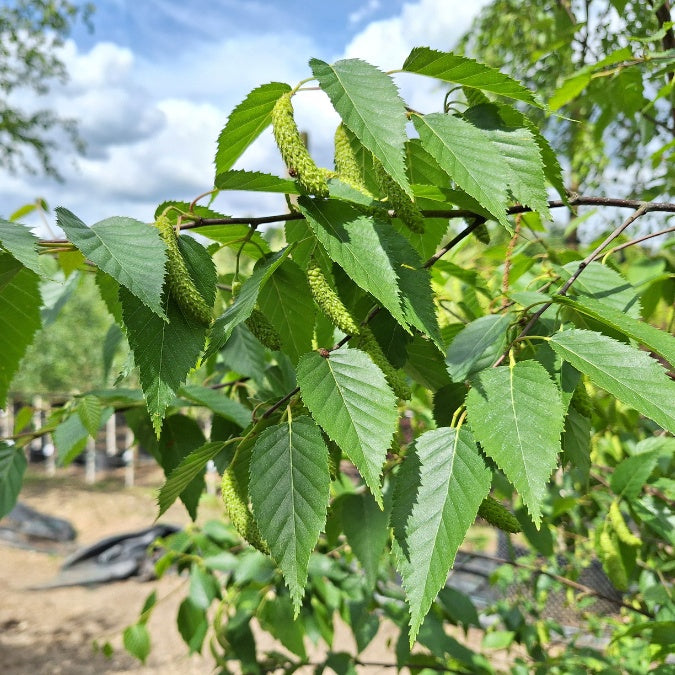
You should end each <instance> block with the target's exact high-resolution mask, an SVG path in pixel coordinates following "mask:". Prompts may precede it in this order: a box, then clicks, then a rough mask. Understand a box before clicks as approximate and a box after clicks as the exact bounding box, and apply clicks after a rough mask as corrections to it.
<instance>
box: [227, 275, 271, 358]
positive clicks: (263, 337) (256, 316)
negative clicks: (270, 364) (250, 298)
mask: <svg viewBox="0 0 675 675" xmlns="http://www.w3.org/2000/svg"><path fill="white" fill-rule="evenodd" d="M240 290H241V281H238V280H237V281H233V282H232V298H234V299H235V300H236V298H237V296H238V295H239V291H240ZM245 323H246V326H247V327H248V329H249V330H250V331H251V333H253V335H254V337H256V338H257V339H258V341H259V342H260V343H261V344H262V345H263V346H265V347H267V348H268V349H271V350H272V351H273V352H277V351H279V350H280V349H281V337H280V336H279V333H278V332H277V330H276V328H275V327H274V326H273V325H272V324H271V323H270V322H269V319H268V318H267V317H266V316H265V315H264V314H263V313H262V312H261V311H260V310H259V309H258V308H257V307H256V308H254V310H253V311H252V312H251V316H249V317H248V319H246V321H245Z"/></svg>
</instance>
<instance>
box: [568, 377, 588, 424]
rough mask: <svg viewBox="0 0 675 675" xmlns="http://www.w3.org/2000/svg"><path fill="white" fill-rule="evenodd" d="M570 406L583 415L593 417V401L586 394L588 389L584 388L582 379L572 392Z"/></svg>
mask: <svg viewBox="0 0 675 675" xmlns="http://www.w3.org/2000/svg"><path fill="white" fill-rule="evenodd" d="M570 406H571V407H572V408H574V409H575V410H576V411H577V412H578V413H579V414H580V415H583V416H584V417H588V418H591V417H593V401H592V400H591V397H590V396H589V395H588V389H586V385H585V384H584V381H583V380H582V381H581V382H579V384H577V386H576V388H575V390H574V393H573V394H572V400H571V401H570Z"/></svg>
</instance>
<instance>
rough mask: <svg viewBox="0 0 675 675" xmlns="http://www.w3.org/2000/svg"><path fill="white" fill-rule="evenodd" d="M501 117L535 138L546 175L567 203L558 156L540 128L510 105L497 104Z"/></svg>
mask: <svg viewBox="0 0 675 675" xmlns="http://www.w3.org/2000/svg"><path fill="white" fill-rule="evenodd" d="M496 105H497V107H498V108H499V115H500V117H501V118H502V119H503V120H504V122H506V124H508V125H509V126H512V127H525V128H526V129H528V130H529V132H530V133H531V134H532V136H533V137H534V142H535V143H536V144H537V146H538V147H539V152H540V153H541V159H542V161H543V163H544V174H545V176H546V178H547V179H548V181H549V183H551V185H552V186H553V187H554V188H555V189H556V190H557V192H558V194H559V195H560V197H561V198H562V199H563V201H565V202H567V189H566V187H565V182H564V180H563V176H562V168H561V167H560V162H558V156H557V154H556V152H555V150H554V149H553V148H552V147H551V144H550V143H549V142H548V140H547V139H546V137H545V136H544V135H543V134H542V133H541V131H540V130H539V127H538V126H537V125H536V124H535V123H534V122H533V121H532V120H531V119H530V118H529V117H527V116H526V115H524V114H523V113H522V112H520V110H517V109H516V108H514V107H513V106H510V105H502V104H499V103H497V104H496Z"/></svg>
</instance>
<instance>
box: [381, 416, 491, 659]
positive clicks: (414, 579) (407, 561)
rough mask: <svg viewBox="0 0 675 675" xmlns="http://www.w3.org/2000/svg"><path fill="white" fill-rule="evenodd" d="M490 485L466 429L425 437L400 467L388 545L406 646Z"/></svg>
mask: <svg viewBox="0 0 675 675" xmlns="http://www.w3.org/2000/svg"><path fill="white" fill-rule="evenodd" d="M490 480H491V476H490V471H489V470H488V469H487V467H486V466H485V463H484V462H483V460H482V459H481V457H480V454H479V453H478V449H477V447H476V443H475V442H474V440H473V437H472V436H471V434H470V433H469V432H468V431H467V430H466V429H462V430H461V431H459V432H458V431H457V430H456V429H451V428H447V427H445V428H441V429H435V430H433V431H427V432H426V433H424V434H422V435H421V436H420V437H419V438H418V439H417V440H416V441H415V444H414V446H413V447H412V448H411V450H410V451H409V452H408V455H407V456H406V459H405V461H404V462H403V465H402V467H401V470H400V472H399V474H398V475H397V479H396V487H395V490H394V507H393V511H392V525H393V528H394V541H393V544H392V545H393V549H394V556H395V559H396V567H397V569H398V570H399V572H400V573H401V577H402V578H403V587H404V588H405V592H406V596H407V598H408V603H409V605H410V644H411V646H412V644H413V643H414V641H415V637H416V636H417V632H418V630H419V627H420V625H421V624H422V621H423V619H424V617H425V615H426V613H427V612H428V611H429V608H430V607H431V603H432V602H433V600H434V598H435V597H436V594H437V593H438V591H439V590H440V589H441V588H442V587H443V586H444V585H445V582H446V579H447V576H448V572H449V570H450V568H451V567H452V564H453V562H454V560H455V555H456V553H457V549H458V548H459V546H460V544H461V543H462V541H463V540H464V536H465V535H466V532H467V530H468V529H469V527H470V526H471V524H472V523H473V521H474V520H475V518H476V514H477V513H478V507H479V506H480V503H481V502H482V501H483V498H484V497H485V496H486V495H487V493H488V492H489V490H490Z"/></svg>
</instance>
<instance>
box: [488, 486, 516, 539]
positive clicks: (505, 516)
mask: <svg viewBox="0 0 675 675" xmlns="http://www.w3.org/2000/svg"><path fill="white" fill-rule="evenodd" d="M478 515H479V516H480V517H481V518H483V519H484V520H487V522H488V523H490V525H494V526H495V527H497V528H499V529H500V530H503V531H504V532H511V533H512V534H516V533H517V532H520V531H521V530H522V528H521V527H520V523H519V522H518V519H517V518H516V517H515V516H514V515H513V514H512V513H511V511H509V510H508V509H507V508H506V507H505V506H504V505H503V504H501V503H500V502H498V501H497V500H496V499H495V498H494V497H490V496H489V495H488V496H487V497H486V498H485V499H484V500H483V501H482V502H481V505H480V506H479V507H478Z"/></svg>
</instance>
